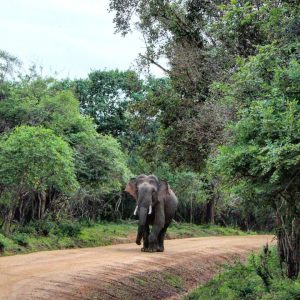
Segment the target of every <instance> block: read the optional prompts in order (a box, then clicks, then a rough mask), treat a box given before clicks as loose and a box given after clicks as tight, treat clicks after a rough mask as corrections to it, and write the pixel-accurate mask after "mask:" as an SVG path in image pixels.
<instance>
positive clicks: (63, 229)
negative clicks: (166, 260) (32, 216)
mask: <svg viewBox="0 0 300 300" xmlns="http://www.w3.org/2000/svg"><path fill="white" fill-rule="evenodd" d="M136 230H137V224H136V222H135V221H123V222H120V223H94V222H91V221H83V222H70V221H68V222H61V223H55V222H52V221H48V220H46V221H38V222H34V223H30V224H28V225H26V226H22V227H20V226H19V227H18V226H15V227H14V228H13V232H12V234H11V235H10V236H4V235H3V234H2V233H1V232H0V255H12V254H18V253H29V252H35V251H41V250H52V249H66V248H80V247H94V246H106V245H112V244H116V243H122V242H134V240H135V234H136ZM246 234H252V233H245V232H242V231H240V230H238V229H234V228H230V227H226V228H225V227H220V226H216V225H211V226H210V225H195V224H185V223H183V224H180V223H173V224H172V225H171V226H170V228H169V229H168V231H167V238H169V239H170V238H171V239H174V238H186V237H205V236H218V235H220V236H223V235H246Z"/></svg>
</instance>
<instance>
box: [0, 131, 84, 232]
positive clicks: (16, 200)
mask: <svg viewBox="0 0 300 300" xmlns="http://www.w3.org/2000/svg"><path fill="white" fill-rule="evenodd" d="M0 165H1V170H0V187H1V196H2V195H4V199H5V201H4V202H2V203H5V202H6V203H7V204H8V205H7V207H6V208H8V211H7V212H6V214H5V216H4V218H5V223H4V227H5V231H6V233H7V232H8V231H9V228H10V225H11V222H12V220H13V218H14V216H15V213H16V210H17V209H18V213H19V218H20V220H21V221H24V219H25V218H26V215H28V214H29V215H31V218H37V219H41V218H43V217H44V215H45V214H46V212H47V211H49V210H51V208H52V207H53V206H54V205H55V203H54V202H55V200H57V197H58V194H63V195H70V194H71V193H72V192H75V191H76V190H77V188H78V183H77V180H76V176H75V167H74V158H73V152H72V150H71V148H70V146H69V145H68V144H67V143H66V142H65V141H63V140H62V139H61V138H60V137H58V136H56V135H55V134H54V132H53V131H52V130H50V129H45V128H42V127H30V126H20V127H17V128H15V129H14V131H13V132H12V133H10V134H8V135H5V136H4V137H3V138H2V140H1V145H0ZM8 195H10V196H11V198H10V201H9V202H7V199H8Z"/></svg>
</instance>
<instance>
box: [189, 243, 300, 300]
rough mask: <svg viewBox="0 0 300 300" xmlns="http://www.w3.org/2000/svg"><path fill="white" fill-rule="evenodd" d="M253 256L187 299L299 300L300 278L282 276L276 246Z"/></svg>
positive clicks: (226, 269)
mask: <svg viewBox="0 0 300 300" xmlns="http://www.w3.org/2000/svg"><path fill="white" fill-rule="evenodd" d="M266 249H268V248H265V249H264V251H263V252H262V253H261V254H256V255H253V254H252V255H251V256H250V257H249V258H248V261H247V262H246V263H244V264H243V263H241V262H236V263H235V264H234V265H228V266H225V268H224V271H223V272H222V273H220V274H218V275H217V276H216V277H215V278H214V279H212V280H211V281H209V282H208V283H206V284H205V285H203V286H200V287H198V288H197V289H195V290H194V291H192V292H191V293H190V294H189V295H187V296H185V297H184V298H183V299H184V300H220V299H229V300H245V299H246V300H256V299H260V300H288V299H289V300H296V299H300V279H298V280H295V281H293V280H290V279H288V278H286V277H285V276H283V273H282V271H281V269H280V263H279V259H278V255H277V251H276V249H275V247H272V248H271V249H268V250H267V251H266Z"/></svg>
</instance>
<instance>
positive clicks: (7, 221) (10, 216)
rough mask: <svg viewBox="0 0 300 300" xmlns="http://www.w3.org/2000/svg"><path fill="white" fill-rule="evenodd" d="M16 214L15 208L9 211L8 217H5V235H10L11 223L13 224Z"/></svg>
mask: <svg viewBox="0 0 300 300" xmlns="http://www.w3.org/2000/svg"><path fill="white" fill-rule="evenodd" d="M14 214H15V208H14V207H11V208H10V209H9V211H8V213H7V215H6V216H5V220H4V224H3V230H4V234H5V235H9V234H10V228H11V223H12V220H13V217H14Z"/></svg>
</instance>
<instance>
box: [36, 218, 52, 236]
mask: <svg viewBox="0 0 300 300" xmlns="http://www.w3.org/2000/svg"><path fill="white" fill-rule="evenodd" d="M33 226H34V228H35V231H36V233H37V234H38V235H42V236H49V234H50V233H51V232H53V231H54V230H55V229H56V228H57V225H56V223H54V222H52V221H49V220H39V221H35V222H34V223H33Z"/></svg>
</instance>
